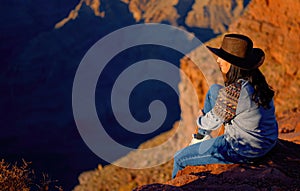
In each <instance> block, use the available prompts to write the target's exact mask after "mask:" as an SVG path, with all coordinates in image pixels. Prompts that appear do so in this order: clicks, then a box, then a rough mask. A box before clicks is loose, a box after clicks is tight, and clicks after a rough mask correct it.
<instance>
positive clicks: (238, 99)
mask: <svg viewBox="0 0 300 191" xmlns="http://www.w3.org/2000/svg"><path fill="white" fill-rule="evenodd" d="M242 85H243V88H242ZM245 85H246V83H245V82H244V81H240V82H238V83H235V84H232V85H229V86H227V87H225V88H223V89H221V90H220V91H219V95H218V98H217V100H216V104H215V106H214V108H213V109H212V110H211V111H209V112H208V113H206V114H205V115H203V116H201V117H199V118H198V119H197V125H198V127H199V133H201V134H206V132H204V131H205V130H206V131H207V130H208V131H209V130H215V129H217V128H219V127H220V126H221V125H222V124H223V123H224V122H229V121H231V120H232V119H233V118H234V117H235V116H236V115H238V114H239V113H241V112H243V111H244V110H245V109H246V108H249V106H248V105H249V93H248V91H247V90H246V88H245Z"/></svg>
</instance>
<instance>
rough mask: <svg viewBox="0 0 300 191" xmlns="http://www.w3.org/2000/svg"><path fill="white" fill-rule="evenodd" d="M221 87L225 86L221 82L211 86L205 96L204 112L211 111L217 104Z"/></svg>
mask: <svg viewBox="0 0 300 191" xmlns="http://www.w3.org/2000/svg"><path fill="white" fill-rule="evenodd" d="M221 88H223V86H221V85H219V84H213V85H211V86H210V88H209V90H208V92H207V94H206V96H205V101H204V107H203V113H204V114H205V113H207V112H209V111H210V110H211V109H212V108H213V107H214V106H215V104H216V100H217V97H218V94H219V91H220V89H221Z"/></svg>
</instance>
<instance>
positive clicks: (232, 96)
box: [172, 34, 278, 178]
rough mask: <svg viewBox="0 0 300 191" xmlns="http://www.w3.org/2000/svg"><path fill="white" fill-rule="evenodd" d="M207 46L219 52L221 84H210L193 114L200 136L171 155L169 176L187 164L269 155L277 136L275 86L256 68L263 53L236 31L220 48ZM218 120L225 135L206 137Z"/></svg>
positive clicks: (226, 161) (226, 37)
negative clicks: (197, 112)
mask: <svg viewBox="0 0 300 191" xmlns="http://www.w3.org/2000/svg"><path fill="white" fill-rule="evenodd" d="M208 48H209V50H211V51H212V52H213V53H214V54H216V55H217V56H218V59H217V63H218V64H219V66H220V70H221V72H222V73H223V74H224V80H225V87H222V86H221V85H213V86H211V87H210V89H209V91H208V93H207V95H206V100H205V103H204V108H203V110H202V111H201V112H200V113H201V114H200V116H199V118H198V119H197V125H198V127H199V130H198V135H197V136H195V138H194V139H193V140H192V142H191V144H190V146H188V147H186V148H184V149H182V150H180V151H178V152H177V153H176V154H175V156H174V169H173V174H172V176H173V178H174V177H175V176H176V174H177V172H178V171H179V170H181V169H183V168H184V167H186V166H196V165H204V164H212V163H221V164H229V163H249V162H252V161H253V160H254V159H257V158H260V157H262V156H264V155H265V154H267V153H268V152H269V151H270V150H271V149H272V148H273V146H275V144H276V141H277V138H278V126H277V122H276V118H275V108H274V104H273V96H274V91H273V90H272V89H271V88H270V87H269V85H268V84H267V82H266V80H265V77H264V75H263V74H262V73H261V71H260V70H259V69H258V67H259V66H260V65H262V64H263V61H264V57H265V55H264V52H263V51H262V50H261V49H259V48H253V42H252V40H251V39H250V38H249V37H247V36H244V35H240V34H227V35H225V36H224V38H223V42H222V45H221V48H219V49H217V48H212V47H208ZM222 124H224V126H225V132H224V134H223V135H222V136H218V137H216V138H212V139H208V140H206V137H207V136H206V135H208V134H209V133H210V131H212V130H215V129H217V128H219V127H220V126H221V125H222ZM203 137H204V139H205V141H203ZM197 140H199V141H197Z"/></svg>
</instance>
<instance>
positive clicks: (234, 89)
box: [213, 81, 242, 122]
mask: <svg viewBox="0 0 300 191" xmlns="http://www.w3.org/2000/svg"><path fill="white" fill-rule="evenodd" d="M241 87H242V84H241V81H238V82H236V83H233V84H230V85H228V86H227V87H225V88H222V89H221V90H220V91H219V95H218V97H217V101H216V104H215V107H214V108H213V109H214V112H215V114H216V115H217V116H218V117H220V118H221V119H223V120H224V121H225V122H229V121H230V120H231V119H233V118H234V117H235V114H236V108H237V104H238V99H239V97H240V93H241Z"/></svg>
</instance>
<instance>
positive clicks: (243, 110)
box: [197, 80, 278, 158]
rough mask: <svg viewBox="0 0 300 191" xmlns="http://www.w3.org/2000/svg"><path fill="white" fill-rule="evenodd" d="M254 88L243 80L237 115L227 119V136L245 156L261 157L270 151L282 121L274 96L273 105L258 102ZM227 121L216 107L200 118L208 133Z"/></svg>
mask: <svg viewBox="0 0 300 191" xmlns="http://www.w3.org/2000/svg"><path fill="white" fill-rule="evenodd" d="M253 93H254V88H253V87H252V85H251V84H250V83H249V82H248V81H246V80H242V87H241V91H240V96H239V98H238V104H237V107H236V115H235V117H234V118H233V119H232V120H231V121H230V123H225V132H224V137H225V139H226V140H227V141H228V142H229V144H230V145H231V147H232V149H233V150H235V151H236V152H237V153H238V154H240V155H242V156H245V157H250V158H254V157H260V156H263V155H265V154H266V153H267V152H268V151H270V150H271V149H272V148H273V146H274V145H275V143H276V141H277V139H278V125H277V121H276V117H275V107H274V103H273V100H272V101H271V103H270V108H269V109H264V108H263V107H262V106H258V105H257V104H256V103H255V102H254V101H253V100H252V94H253ZM224 122H225V121H224V120H223V119H221V118H220V117H218V116H217V115H216V113H215V112H214V109H212V110H211V111H209V112H208V113H206V114H205V115H203V116H200V117H199V118H198V119H197V124H198V126H199V133H200V134H208V133H209V132H210V131H211V130H215V129H217V128H219V127H220V126H221V125H222V124H223V123H224Z"/></svg>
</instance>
